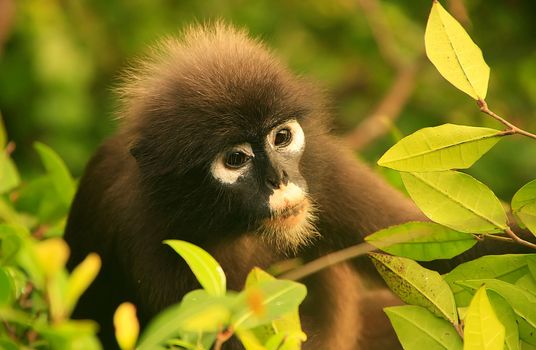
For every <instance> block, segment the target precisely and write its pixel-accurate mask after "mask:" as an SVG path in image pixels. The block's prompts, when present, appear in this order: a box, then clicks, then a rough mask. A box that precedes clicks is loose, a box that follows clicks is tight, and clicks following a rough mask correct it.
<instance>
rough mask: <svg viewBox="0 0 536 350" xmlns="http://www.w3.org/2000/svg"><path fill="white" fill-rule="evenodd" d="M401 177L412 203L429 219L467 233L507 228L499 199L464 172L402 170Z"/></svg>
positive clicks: (489, 231) (498, 230) (493, 231)
mask: <svg viewBox="0 0 536 350" xmlns="http://www.w3.org/2000/svg"><path fill="white" fill-rule="evenodd" d="M401 176H402V180H403V181H404V185H405V186H406V189H407V190H408V193H409V195H410V196H411V198H412V199H413V201H414V202H415V204H417V206H418V207H419V208H420V209H421V210H422V211H423V213H424V214H425V215H426V216H427V217H429V218H430V219H431V220H432V221H435V222H437V223H439V224H441V225H445V226H447V227H450V228H452V229H454V230H457V231H460V232H467V233H496V232H500V231H503V230H504V229H506V227H507V218H506V213H505V212H504V209H503V207H502V205H501V203H500V201H499V199H497V197H496V196H495V194H493V192H492V191H491V190H490V189H489V188H488V187H486V185H484V184H483V183H481V182H479V181H477V180H476V179H474V178H473V177H471V176H469V175H467V174H464V173H460V172H456V171H438V172H428V173H405V172H403V173H401Z"/></svg>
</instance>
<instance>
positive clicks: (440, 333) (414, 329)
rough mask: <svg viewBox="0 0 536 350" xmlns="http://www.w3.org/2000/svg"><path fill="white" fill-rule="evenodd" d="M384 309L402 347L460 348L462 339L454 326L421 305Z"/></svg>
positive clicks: (454, 349)
mask: <svg viewBox="0 0 536 350" xmlns="http://www.w3.org/2000/svg"><path fill="white" fill-rule="evenodd" d="M384 311H385V313H386V314H387V316H388V317H389V320H390V321H391V324H392V325H393V328H394V329H395V331H396V334H397V336H398V339H399V340H400V342H401V343H402V345H403V347H404V349H415V350H417V349H426V350H446V349H448V350H461V349H462V346H463V345H462V340H461V339H460V336H459V335H458V333H456V330H455V329H454V327H453V326H452V325H451V324H449V323H448V322H447V321H445V320H444V319H442V318H439V317H436V316H434V315H433V314H432V313H431V312H430V311H428V310H427V309H425V308H423V307H421V306H415V305H404V306H394V307H387V308H385V309H384Z"/></svg>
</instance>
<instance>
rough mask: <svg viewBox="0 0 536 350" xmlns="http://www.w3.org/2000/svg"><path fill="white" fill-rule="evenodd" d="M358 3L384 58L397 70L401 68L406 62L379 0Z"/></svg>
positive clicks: (359, 1)
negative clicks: (403, 60) (402, 58)
mask: <svg viewBox="0 0 536 350" xmlns="http://www.w3.org/2000/svg"><path fill="white" fill-rule="evenodd" d="M357 4H358V5H359V6H360V7H361V10H363V14H364V15H365V19H366V20H367V22H368V25H369V27H370V30H371V31H372V36H374V40H375V41H376V44H377V45H378V49H379V50H380V54H381V55H382V56H383V59H384V60H385V61H386V62H387V63H389V64H390V65H391V66H392V67H393V68H395V69H396V70H401V69H402V68H403V66H404V62H402V60H401V59H400V57H401V56H400V54H399V52H398V51H399V50H398V48H397V46H396V44H395V40H394V39H393V35H392V32H391V30H390V29H389V26H388V25H387V21H386V20H385V16H384V15H383V13H382V11H381V9H380V5H379V4H378V1H377V0H357Z"/></svg>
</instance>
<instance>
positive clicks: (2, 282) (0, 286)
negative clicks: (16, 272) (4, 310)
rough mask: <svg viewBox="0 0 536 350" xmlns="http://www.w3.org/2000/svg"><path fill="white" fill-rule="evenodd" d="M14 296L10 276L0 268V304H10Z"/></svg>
mask: <svg viewBox="0 0 536 350" xmlns="http://www.w3.org/2000/svg"><path fill="white" fill-rule="evenodd" d="M14 296H15V290H14V285H13V280H12V278H11V276H10V275H9V274H8V273H7V272H6V271H5V270H4V269H3V268H0V306H4V305H8V304H10V303H11V302H12V301H13V298H14Z"/></svg>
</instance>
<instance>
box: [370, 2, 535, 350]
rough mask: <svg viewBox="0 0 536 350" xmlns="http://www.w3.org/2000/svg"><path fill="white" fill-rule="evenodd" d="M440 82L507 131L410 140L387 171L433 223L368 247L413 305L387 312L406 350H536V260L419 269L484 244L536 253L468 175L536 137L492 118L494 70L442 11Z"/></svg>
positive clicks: (527, 206)
mask: <svg viewBox="0 0 536 350" xmlns="http://www.w3.org/2000/svg"><path fill="white" fill-rule="evenodd" d="M425 46H426V53H427V55H428V58H429V59H430V60H431V61H432V63H433V64H434V65H435V67H436V68H437V70H438V71H439V73H440V74H441V75H442V76H443V77H444V78H445V79H446V80H448V81H449V82H450V83H451V84H452V85H454V86H455V87H456V88H458V89H459V90H461V91H463V92H465V93H466V94H468V95H469V96H471V97H472V98H474V99H475V100H477V102H478V105H479V107H480V109H481V111H482V112H484V113H486V114H488V115H490V116H492V117H493V118H495V119H497V120H498V121H500V122H502V123H503V124H504V125H506V126H507V129H506V130H495V129H489V128H482V127H473V126H465V125H452V124H444V125H440V126H437V127H431V128H424V129H421V130H418V131H417V132H415V133H413V134H411V135H409V136H407V137H405V138H403V139H402V140H400V141H399V142H398V143H397V144H395V145H394V146H393V147H391V149H389V150H388V151H387V152H386V153H385V154H384V155H383V156H382V157H381V158H380V160H379V161H378V164H379V165H381V166H384V167H388V168H391V169H395V170H397V171H399V172H400V175H401V178H402V181H403V183H404V186H405V188H406V190H407V192H408V194H409V196H410V197H411V198H412V199H413V201H414V202H415V204H416V205H417V206H418V207H419V208H420V209H421V210H422V212H423V213H424V214H425V215H426V216H427V217H428V218H429V219H430V220H431V221H432V222H410V223H406V224H402V225H398V226H394V227H390V228H387V229H384V230H381V231H379V232H376V233H374V234H372V235H370V236H368V237H367V238H366V240H367V241H368V242H369V243H371V244H373V245H374V246H376V247H378V248H379V249H381V250H383V251H385V252H387V253H389V254H392V255H386V254H381V253H371V254H370V257H371V259H372V261H373V263H374V265H375V266H376V268H377V270H378V271H379V272H380V274H381V275H382V277H383V278H384V279H385V281H386V282H387V284H388V285H389V287H390V288H391V289H392V290H393V291H394V292H395V293H396V294H398V295H399V296H400V298H401V299H402V300H403V301H405V302H406V303H407V304H409V305H405V306H397V307H390V308H386V309H385V312H386V313H387V315H388V317H389V318H390V320H391V323H392V324H393V326H394V328H395V330H396V332H397V335H398V337H399V339H400V341H401V343H402V345H403V346H404V348H405V349H424V348H427V349H428V348H431V349H462V348H463V349H509V350H514V349H515V350H518V349H532V348H534V347H535V346H536V341H535V339H536V338H535V337H534V334H536V323H535V321H536V314H535V310H536V274H535V272H536V269H535V266H536V265H535V264H536V254H526V255H516V254H513V255H512V254H511V255H497V256H484V257H481V258H479V259H476V260H473V261H469V262H467V263H464V264H462V265H459V266H458V267H457V268H455V269H454V270H452V271H451V272H449V273H447V274H445V275H443V276H441V275H439V274H438V273H437V272H434V271H431V270H428V269H426V268H424V267H422V266H421V265H419V264H418V263H417V262H416V261H431V260H435V259H451V258H453V257H455V256H457V255H459V254H462V253H464V252H465V251H467V250H468V249H470V248H471V247H473V246H474V245H475V244H478V242H479V241H482V240H487V239H499V240H504V241H511V242H515V243H517V244H522V245H524V246H526V247H528V248H529V249H534V248H536V245H534V244H533V243H531V242H530V241H525V240H524V239H522V238H520V237H518V236H517V235H516V233H514V230H513V229H512V228H511V227H510V226H511V223H510V222H509V220H508V215H507V213H506V211H505V208H504V206H503V204H502V203H501V202H500V201H499V199H498V198H497V197H496V196H495V194H494V193H493V192H492V190H491V189H489V188H488V187H487V186H486V185H484V184H483V183H481V182H480V181H478V180H477V179H475V178H473V177H472V176H470V175H468V174H466V173H464V172H461V171H460V169H467V168H469V167H471V166H472V165H473V164H474V163H475V162H476V161H477V160H478V159H480V158H481V157H482V156H483V155H484V154H485V153H486V152H488V151H489V150H490V149H491V148H492V147H493V146H494V145H495V144H496V143H497V142H499V141H500V140H501V139H502V138H503V137H506V136H508V135H512V134H516V133H519V134H521V135H524V136H528V137H531V138H534V137H533V136H534V135H533V134H530V133H528V132H525V131H523V130H521V132H520V129H519V128H517V127H515V126H514V125H512V124H511V123H509V122H507V121H506V120H504V119H502V118H501V117H499V116H497V115H496V114H495V113H493V112H492V111H490V110H489V108H488V107H487V104H486V102H485V100H484V99H485V97H486V92H487V87H488V85H487V84H488V80H489V72H490V69H489V67H488V66H487V64H486V63H485V61H484V59H483V56H482V52H481V50H480V49H479V48H478V46H476V44H475V43H474V42H473V41H472V40H471V38H470V37H469V35H468V34H467V33H466V32H465V30H464V29H463V27H462V26H461V25H460V24H459V23H458V22H457V21H456V20H455V19H454V18H453V17H452V16H450V14H449V13H448V12H447V11H446V10H445V9H444V8H443V7H442V6H441V5H440V3H439V2H438V1H434V3H433V6H432V10H431V13H430V17H429V19H428V24H427V28H426V34H425ZM511 208H512V211H513V213H514V215H515V217H516V219H517V220H518V224H519V226H522V227H525V228H527V229H528V230H529V231H530V232H532V234H533V235H536V226H535V218H536V215H535V214H536V180H533V181H531V182H530V183H528V184H527V185H525V186H523V187H522V188H521V189H519V191H518V192H517V193H516V194H515V195H514V197H513V199H512V203H511Z"/></svg>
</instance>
